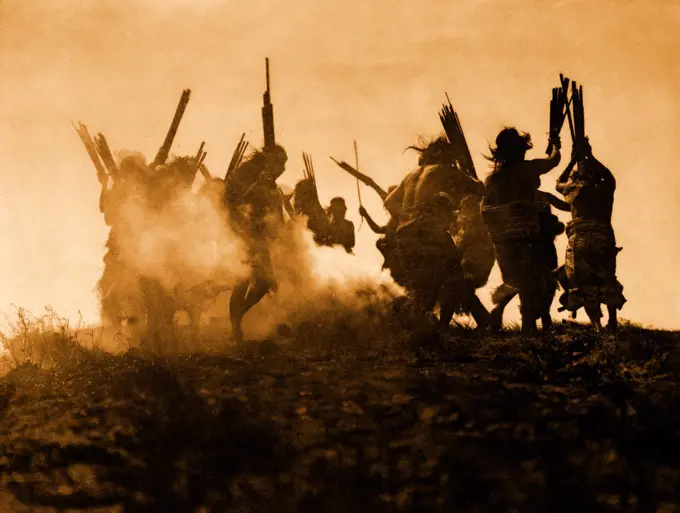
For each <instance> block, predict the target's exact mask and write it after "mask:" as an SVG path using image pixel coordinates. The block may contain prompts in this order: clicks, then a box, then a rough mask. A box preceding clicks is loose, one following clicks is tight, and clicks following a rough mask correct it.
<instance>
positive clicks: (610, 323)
mask: <svg viewBox="0 0 680 513" xmlns="http://www.w3.org/2000/svg"><path fill="white" fill-rule="evenodd" d="M607 313H608V314H609V319H608V320H607V331H608V332H609V333H612V334H615V333H616V332H617V331H618V324H619V323H618V320H617V318H616V315H617V313H618V310H617V309H616V307H615V306H609V305H608V306H607Z"/></svg>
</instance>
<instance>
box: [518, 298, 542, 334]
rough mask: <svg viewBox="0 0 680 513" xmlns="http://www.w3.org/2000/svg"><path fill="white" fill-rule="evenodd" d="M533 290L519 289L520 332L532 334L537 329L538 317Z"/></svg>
mask: <svg viewBox="0 0 680 513" xmlns="http://www.w3.org/2000/svg"><path fill="white" fill-rule="evenodd" d="M536 296H537V294H536V291H535V290H520V292H519V301H520V310H521V312H522V333H524V334H527V335H528V334H534V333H536V332H537V331H538V328H537V327H536V320H537V319H538V317H539V309H538V308H537V305H536V303H537V298H536Z"/></svg>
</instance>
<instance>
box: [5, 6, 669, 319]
mask: <svg viewBox="0 0 680 513" xmlns="http://www.w3.org/2000/svg"><path fill="white" fill-rule="evenodd" d="M547 5H548V3H546V2H539V1H538V0H506V1H503V2H500V1H498V2H492V1H488V0H463V1H458V2H455V3H453V2H441V1H434V0H421V1H420V2H417V3H416V2H408V1H402V0H390V1H388V0H374V1H372V2H360V1H358V0H347V1H345V2H331V1H328V0H309V1H306V0H304V1H303V0H296V1H295V2H290V1H288V2H284V1H282V0H281V1H279V0H270V1H265V0H261V1H249V2H233V1H232V2H226V1H223V2H218V1H208V0H201V1H191V2H189V1H181V0H173V1H171V0H155V1H152V0H142V1H135V2H133V1H121V0H115V1H110V0H99V1H98V2H81V1H76V0H60V1H54V2H47V1H38V0H2V2H0V74H1V76H2V80H1V81H0V113H1V115H0V167H1V169H2V173H1V174H0V310H2V311H6V312H9V311H11V304H16V305H20V306H25V307H26V308H28V309H29V310H31V311H34V312H39V311H40V310H41V309H42V308H43V306H44V305H46V304H50V305H52V306H53V307H54V309H55V310H56V311H58V312H60V313H61V312H63V313H64V314H66V315H69V316H75V313H76V311H77V310H81V311H82V313H83V316H84V320H85V321H86V322H97V321H98V317H99V316H98V305H97V300H96V295H95V286H96V282H97V280H98V279H99V276H100V275H101V270H102V266H103V264H102V257H103V254H104V243H105V241H106V237H107V232H108V229H107V227H106V226H105V224H104V222H103V218H102V216H101V214H100V213H99V208H98V201H99V184H98V183H97V180H96V176H95V171H94V169H93V166H92V164H91V162H90V160H89V158H88V156H87V154H86V152H85V150H84V148H83V147H82V144H81V141H80V140H79V138H78V136H77V135H76V133H75V132H74V130H73V128H72V126H71V123H70V122H71V121H72V120H73V121H82V122H83V123H85V124H86V125H87V126H88V127H89V128H90V131H91V133H97V132H102V133H103V134H105V135H106V137H107V140H108V142H109V144H110V146H111V148H112V149H113V150H114V151H116V150H119V149H122V148H129V149H134V150H137V151H140V152H142V153H144V155H146V157H147V159H149V160H151V159H152V158H153V156H154V155H155V153H156V151H157V150H158V147H159V146H160V144H161V143H162V141H163V137H164V136H165V133H166V131H167V128H168V126H169V124H170V121H171V119H172V114H173V112H174V108H175V106H176V104H177V99H178V98H179V95H180V93H181V91H182V89H184V88H191V89H192V97H191V101H190V102H189V105H188V107H187V110H186V114H185V116H184V119H183V121H182V124H181V125H180V128H179V131H178V134H177V138H176V140H175V145H174V146H173V150H172V151H173V153H175V154H177V155H186V154H190V155H193V154H194V153H195V151H196V149H197V148H198V146H199V144H200V142H201V141H202V140H205V141H206V148H205V149H206V151H207V152H208V157H207V160H206V164H207V166H208V167H209V169H210V170H211V171H212V172H213V174H215V175H221V174H223V172H224V170H225V169H226V167H227V165H228V162H229V159H230V158H231V153H232V151H233V148H234V146H235V144H236V142H237V141H238V138H239V137H240V134H241V133H242V132H246V138H247V139H248V140H249V141H250V143H251V144H253V145H256V146H260V145H261V144H262V124H261V123H262V122H261V117H260V107H261V102H262V92H263V90H264V69H263V68H264V65H263V64H264V57H265V56H267V57H269V58H270V60H271V73H272V102H273V104H274V116H275V124H276V129H277V140H278V142H280V143H281V144H282V145H283V146H284V147H285V148H286V149H287V151H288V154H289V161H288V164H287V172H286V173H285V174H284V175H283V177H282V179H281V180H280V181H281V182H284V183H288V184H290V185H292V184H293V183H294V182H295V181H296V180H298V179H300V178H301V177H302V171H301V170H302V167H303V164H302V159H301V153H302V151H306V152H308V153H311V154H312V156H313V158H314V164H315V169H316V175H317V181H318V186H319V195H320V197H321V200H322V203H326V204H327V203H328V200H329V199H330V198H331V197H332V196H336V195H342V196H344V197H345V198H346V201H347V205H348V209H349V210H348V217H349V219H350V220H352V221H354V223H355V226H356V227H358V226H359V224H360V220H359V216H358V214H357V209H358V200H357V194H356V182H355V181H354V180H353V179H352V178H351V177H350V176H349V175H347V174H346V173H345V172H344V171H342V170H340V169H339V168H337V167H336V166H335V164H333V163H332V162H331V161H330V160H329V159H328V156H331V155H332V156H334V157H336V158H338V159H339V160H346V161H348V162H352V159H353V154H352V151H353V150H352V139H354V138H356V139H357V140H358V144H359V158H360V168H361V170H362V171H364V172H366V173H368V174H370V175H371V176H372V177H373V178H374V179H375V180H376V181H377V182H378V183H379V184H381V185H382V186H383V187H384V188H387V186H389V185H392V184H396V183H398V182H399V181H400V180H401V178H402V177H403V176H404V175H405V174H406V172H407V171H409V170H410V169H411V168H412V167H413V166H414V165H415V164H416V158H417V156H416V155H415V154H414V153H413V152H407V153H402V152H403V150H404V148H405V147H406V146H408V145H410V144H413V143H414V142H416V141H417V136H418V135H424V136H428V137H434V136H435V135H437V134H438V133H439V132H440V130H441V126H440V124H439V120H438V118H437V110H438V109H439V107H440V105H441V103H442V101H443V100H444V91H448V93H449V95H450V96H451V98H452V101H453V103H454V106H455V108H456V109H457V111H458V113H459V116H460V118H461V123H462V125H463V129H464V130H465V134H466V137H467V139H468V144H469V145H470V150H471V152H472V155H473V158H474V160H475V164H476V166H477V171H478V174H479V175H480V177H482V178H483V177H485V176H486V174H487V172H488V166H487V163H486V162H485V161H484V159H483V157H482V154H483V153H485V152H486V151H487V148H488V143H489V141H493V139H494V138H495V136H496V134H497V132H498V131H499V130H500V128H502V126H503V125H516V126H517V127H518V128H520V129H522V130H526V131H529V132H531V133H532V135H533V138H534V142H535V147H536V149H535V150H534V151H533V152H532V156H541V152H542V150H543V147H544V144H545V142H546V137H547V136H546V133H547V130H548V119H549V112H548V111H549V99H550V89H551V88H552V87H553V86H555V85H556V84H557V78H558V74H559V73H560V72H564V73H565V74H566V75H567V76H568V77H570V78H573V79H574V80H576V81H578V82H579V83H582V84H583V86H584V93H585V98H584V99H585V109H586V133H587V135H588V136H589V137H590V141H591V143H592V145H593V151H594V154H595V156H596V157H597V158H598V159H599V160H600V161H602V162H603V163H604V164H605V165H606V166H608V167H609V168H610V169H611V170H612V172H613V173H614V174H615V176H616V178H617V184H618V188H617V193H616V199H615V204H614V219H613V222H614V228H615V231H616V235H617V243H618V245H619V246H623V248H624V250H623V251H622V252H621V253H620V254H619V259H618V262H619V278H620V281H621V282H622V283H623V285H624V287H625V291H624V293H625V295H626V297H627V298H628V303H627V304H626V306H625V307H624V309H623V311H622V316H623V317H625V318H628V319H632V320H635V321H638V322H641V323H644V324H651V325H655V326H657V327H663V328H680V316H679V315H678V314H679V313H680V297H679V296H678V294H677V292H676V283H677V282H678V279H679V278H680V276H679V274H680V271H678V269H677V266H676V265H675V264H676V262H678V261H679V260H680V242H679V241H678V237H677V233H678V230H677V227H675V226H674V221H675V220H676V219H678V216H679V215H680V205H679V203H678V198H680V178H679V175H678V173H677V172H676V170H675V165H676V163H675V158H674V157H675V150H676V147H677V142H678V141H677V134H678V133H679V129H680V126H679V125H680V100H678V93H677V92H678V91H680V68H678V67H677V66H676V65H675V64H674V63H675V60H676V58H677V57H676V56H677V55H678V54H679V53H680V40H679V39H678V37H677V34H678V31H679V30H680V7H679V6H678V5H677V4H676V3H675V2H671V1H663V0H645V1H641V0H638V1H633V0H629V1H623V2H622V1H615V0H601V1H598V2H585V1H578V0H573V1H568V0H564V1H556V2H552V5H551V6H550V7H547ZM563 141H564V153H565V154H568V152H569V151H570V144H569V136H568V131H567V129H565V130H564V131H563ZM565 159H566V157H565ZM564 164H565V165H566V161H564ZM561 169H563V166H562V165H561V166H560V167H559V169H557V170H555V171H553V172H552V173H550V174H549V175H547V176H546V177H544V179H543V186H542V188H543V189H544V190H554V184H555V180H556V179H557V176H558V175H559V173H560V171H561ZM362 192H363V194H362V199H363V201H364V205H365V207H366V208H367V210H368V211H369V212H370V213H371V214H372V215H374V216H375V217H376V218H377V220H378V221H382V220H384V219H385V215H384V213H383V211H382V207H381V204H380V200H379V198H378V197H377V195H375V194H374V193H372V192H371V191H369V190H367V189H365V188H364V189H362ZM560 216H561V217H562V219H563V220H566V218H565V217H564V216H562V215H561V214H560ZM374 242H375V236H374V235H372V234H371V233H370V230H368V229H367V227H364V228H362V230H361V231H360V232H358V234H357V248H356V253H357V255H358V257H359V258H360V259H362V262H364V261H365V262H366V263H365V264H363V263H362V264H357V263H356V262H354V263H351V264H348V263H347V260H346V257H345V255H342V254H341V253H342V252H341V251H333V252H331V253H329V252H328V251H329V250H326V249H323V250H319V251H316V250H314V251H313V252H312V253H313V255H317V256H313V257H310V258H315V259H321V260H320V261H321V262H322V263H323V265H317V267H316V269H317V274H321V275H324V276H325V275H330V276H333V275H334V274H333V273H336V274H337V273H340V274H342V272H344V273H345V274H349V275H351V276H355V275H359V276H363V275H364V274H365V273H366V272H368V271H369V270H371V272H372V270H376V276H377V269H379V265H380V262H381V257H380V254H379V253H378V251H377V250H376V249H375V246H374ZM564 247H565V240H564V238H563V237H562V238H560V239H559V243H558V251H559V252H560V255H561V259H562V256H563V254H564ZM318 255H321V256H318ZM315 261H316V262H317V263H318V262H319V260H315ZM344 265H349V266H355V267H356V266H357V265H361V266H363V267H361V270H357V269H356V268H350V269H345V271H342V269H344V267H342V266H344ZM352 269H354V270H352ZM498 279H499V278H498V272H497V270H495V271H494V273H493V274H492V279H491V280H490V283H489V287H491V286H493V285H495V284H497V283H498ZM481 296H482V297H483V301H484V302H485V303H487V304H489V303H488V292H487V291H484V292H481ZM286 297H288V296H287V295H286ZM268 301H270V302H275V300H274V299H273V298H272V299H268ZM258 308H259V307H258ZM254 311H255V310H254ZM271 311H272V314H271V315H272V320H271V322H272V323H274V322H278V317H277V314H276V309H273V310H271ZM511 315H514V316H515V317H516V316H517V312H516V308H510V309H508V314H507V317H508V318H510V316H511ZM249 322H252V321H248V318H246V325H245V329H246V330H248V329H252V326H250V325H249V324H248V323H249Z"/></svg>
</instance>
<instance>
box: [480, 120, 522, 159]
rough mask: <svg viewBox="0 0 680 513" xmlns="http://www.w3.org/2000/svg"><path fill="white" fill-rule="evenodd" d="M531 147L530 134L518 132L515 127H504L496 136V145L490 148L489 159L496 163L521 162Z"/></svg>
mask: <svg viewBox="0 0 680 513" xmlns="http://www.w3.org/2000/svg"><path fill="white" fill-rule="evenodd" d="M531 148H533V145H532V144H531V135H529V134H528V133H526V132H522V133H521V134H520V132H518V131H517V129H516V128H512V127H506V128H504V129H503V130H501V131H500V133H499V134H498V136H497V137H496V147H495V148H491V158H490V159H489V160H491V161H493V162H495V163H496V164H511V163H516V162H521V161H523V160H524V157H525V155H526V152H527V150H530V149H531ZM487 158H488V157H487Z"/></svg>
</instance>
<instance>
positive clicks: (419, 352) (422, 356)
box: [0, 318, 680, 512]
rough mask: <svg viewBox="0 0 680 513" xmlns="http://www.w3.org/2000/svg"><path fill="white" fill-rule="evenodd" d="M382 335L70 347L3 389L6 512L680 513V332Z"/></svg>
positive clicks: (306, 329) (310, 327)
mask: <svg viewBox="0 0 680 513" xmlns="http://www.w3.org/2000/svg"><path fill="white" fill-rule="evenodd" d="M377 326H378V323H377V322H376V323H373V324H369V325H367V326H364V329H358V328H357V326H356V323H354V324H352V321H351V320H348V319H343V318H338V319H337V320H335V321H333V322H332V323H328V322H327V323H323V322H318V323H316V322H311V323H309V324H306V325H302V326H300V327H299V328H297V329H295V330H294V332H292V333H288V335H289V337H288V339H286V340H283V341H280V342H279V343H274V342H272V341H265V342H258V343H251V344H247V345H246V346H244V347H242V348H227V349H224V348H223V349H222V350H221V351H220V352H219V353H217V352H214V351H213V352H212V353H211V352H207V351H205V350H204V351H201V353H195V354H187V353H184V354H178V355H170V356H168V355H167V354H166V355H160V354H158V353H157V352H156V353H152V352H150V351H148V350H147V351H143V350H141V349H135V350H131V351H128V352H127V353H126V354H124V355H111V354H107V353H104V352H102V351H97V350H90V349H87V350H86V349H83V348H82V347H80V346H78V345H77V344H74V343H68V341H67V339H65V340H63V341H61V342H59V341H55V342H54V344H55V345H57V344H60V343H61V344H63V345H64V349H63V350H62V351H61V353H59V354H60V356H59V359H58V361H57V359H54V360H55V361H57V363H56V364H55V365H51V366H46V365H42V366H38V365H34V364H30V363H24V364H22V365H19V366H18V367H15V368H14V369H13V370H12V371H11V372H9V373H8V374H7V375H6V376H5V377H4V378H2V381H1V382H0V483H2V489H3V490H4V491H3V492H0V505H2V510H3V511H10V512H20V511H66V510H68V511H79V510H80V509H84V508H90V510H95V511H96V510H97V509H96V508H101V509H100V511H187V512H189V511H308V512H318V511H332V512H347V511H480V512H481V511H485V512H487V511H665V512H670V511H677V508H676V507H675V506H673V505H672V503H673V502H675V498H676V495H677V492H675V490H677V489H680V467H679V465H680V463H679V462H680V458H678V456H679V451H680V440H679V439H678V435H677V431H678V429H679V428H680V418H679V417H680V389H679V388H678V385H677V379H676V375H677V370H678V368H679V366H680V352H678V350H677V345H678V341H680V334H678V333H676V332H665V331H652V330H644V329H641V328H637V327H634V326H630V325H624V326H623V328H622V330H621V333H620V335H619V341H618V342H617V343H614V342H613V341H607V340H605V341H603V340H602V339H601V338H599V337H595V336H594V335H593V334H591V333H590V332H589V331H587V330H586V329H585V328H583V327H582V326H580V325H576V324H566V325H561V326H558V327H557V330H556V333H555V334H554V335H551V336H549V337H545V338H540V339H539V338H537V339H523V338H521V337H519V336H518V335H517V334H516V333H514V332H506V333H504V334H503V335H502V336H500V337H498V338H494V339H491V338H488V336H487V335H483V336H482V335H479V334H477V333H475V332H472V331H470V330H466V329H459V328H456V329H452V330H451V331H450V332H449V333H448V334H447V335H446V336H444V337H440V338H434V337H431V336H427V335H426V334H423V333H420V334H416V335H407V331H406V330H405V329H404V326H400V325H397V324H396V323H395V322H393V323H390V324H388V327H387V328H380V329H378V328H377ZM197 344H198V343H197ZM55 354H56V353H55ZM201 507H203V509H199V508H201ZM657 508H658V509H657Z"/></svg>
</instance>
